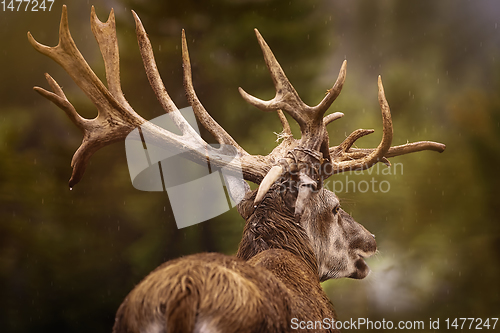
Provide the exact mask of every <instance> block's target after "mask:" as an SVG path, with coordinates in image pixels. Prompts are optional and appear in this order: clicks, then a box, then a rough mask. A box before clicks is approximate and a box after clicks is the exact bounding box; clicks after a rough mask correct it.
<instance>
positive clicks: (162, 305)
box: [28, 7, 445, 333]
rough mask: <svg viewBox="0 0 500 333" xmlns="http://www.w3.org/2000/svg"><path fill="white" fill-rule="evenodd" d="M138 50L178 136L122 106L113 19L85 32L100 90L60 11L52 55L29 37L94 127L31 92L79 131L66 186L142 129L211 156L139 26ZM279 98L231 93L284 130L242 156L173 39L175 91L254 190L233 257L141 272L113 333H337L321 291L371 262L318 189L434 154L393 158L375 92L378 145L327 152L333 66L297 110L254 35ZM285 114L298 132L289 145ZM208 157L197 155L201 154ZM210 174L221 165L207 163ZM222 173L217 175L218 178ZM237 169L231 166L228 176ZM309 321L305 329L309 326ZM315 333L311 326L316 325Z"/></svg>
mask: <svg viewBox="0 0 500 333" xmlns="http://www.w3.org/2000/svg"><path fill="white" fill-rule="evenodd" d="M132 13H133V15H134V18H135V22H136V28H137V29H136V32H137V39H138V42H139V48H140V52H141V55H142V59H143V62H144V67H145V69H146V74H147V77H148V79H149V82H150V84H151V87H152V88H153V90H154V92H155V94H156V97H157V99H158V101H159V102H160V104H161V105H162V107H163V108H164V109H165V111H166V112H167V113H168V114H169V115H170V116H171V117H172V120H173V121H174V122H175V124H176V125H177V127H178V128H179V129H180V131H181V132H182V135H175V134H173V133H170V132H168V131H167V130H164V129H163V128H160V127H157V126H155V125H153V124H151V123H149V122H147V121H146V120H144V119H143V118H142V117H141V116H139V115H138V114H137V113H136V112H135V111H134V110H133V109H132V107H131V106H130V105H129V103H128V102H127V100H126V99H125V97H124V95H123V93H122V90H121V86H120V77H119V56H118V44H117V38H116V30H115V18H114V14H113V11H111V14H110V16H109V18H108V20H107V22H105V23H102V22H101V21H100V20H99V19H97V17H96V14H95V11H94V8H92V13H91V25H92V31H93V33H94V35H95V37H96V39H97V42H98V44H99V47H100V50H101V53H102V56H103V58H104V63H105V70H106V79H107V83H108V87H107V88H106V87H105V85H104V84H103V83H102V82H101V81H100V80H99V79H98V78H97V76H96V75H95V74H94V72H93V71H92V69H91V68H90V67H89V65H88V64H87V62H86V61H85V59H84V58H83V57H82V55H81V54H80V52H79V51H78V49H77V47H76V45H75V43H74V41H73V39H72V37H71V35H70V32H69V28H68V20H67V11H66V7H63V10H62V17H61V24H60V31H59V44H58V45H57V46H55V47H48V46H44V45H42V44H39V43H38V42H36V41H35V40H34V38H33V37H32V36H31V34H30V33H29V32H28V38H29V41H30V42H31V44H32V45H33V47H34V48H35V49H36V50H38V51H39V52H41V53H43V54H45V55H47V56H49V57H50V58H52V59H54V60H55V61H56V62H57V63H59V64H60V65H61V66H62V67H63V68H64V69H65V70H66V72H67V73H68V74H69V75H70V76H71V78H72V79H73V80H74V81H75V82H76V84H77V85H78V86H79V87H80V88H81V89H82V90H83V91H84V92H85V94H86V95H87V96H88V98H90V100H91V101H92V102H93V103H94V104H95V106H96V107H97V109H98V112H99V114H98V116H97V117H96V118H95V119H84V118H82V117H81V116H80V115H79V114H78V113H77V112H76V110H75V108H74V107H73V105H72V104H71V103H70V102H69V101H68V100H67V98H66V96H65V94H64V92H63V91H62V89H61V87H60V86H59V85H58V84H57V83H56V81H55V80H54V79H53V78H52V77H50V76H49V75H48V74H47V75H46V78H47V81H48V83H49V85H50V86H51V87H52V92H50V91H47V90H45V89H42V88H39V87H35V88H34V89H35V91H37V92H38V93H40V94H41V95H42V96H44V97H46V98H47V99H49V100H50V101H52V102H53V103H54V104H56V105H57V106H58V107H59V108H61V109H62V110H64V111H65V112H66V113H67V115H68V116H69V117H70V119H71V120H72V121H73V122H74V123H75V125H76V126H78V127H79V128H80V129H81V130H82V131H83V137H84V138H83V142H82V144H81V146H80V148H79V149H78V150H77V151H76V153H75V155H74V156H73V160H72V163H71V165H72V167H73V174H72V176H71V179H70V181H69V186H70V187H73V186H74V185H75V184H76V183H78V182H79V181H80V179H81V178H82V176H83V173H84V171H85V167H86V165H87V163H88V161H89V158H90V157H91V156H92V154H93V153H94V152H95V151H97V150H98V149H99V148H101V147H104V146H106V145H108V144H110V143H112V142H116V141H118V140H123V139H124V138H125V137H126V136H127V134H128V133H129V132H130V131H132V130H133V129H135V128H137V127H138V126H141V128H142V131H143V132H144V131H147V132H148V135H149V136H150V137H154V138H155V139H156V140H158V142H162V143H168V144H170V145H176V146H180V147H186V148H187V149H188V150H189V151H191V152H193V153H192V156H191V158H192V159H193V160H194V161H198V162H203V163H206V162H207V161H208V160H209V156H213V155H211V153H216V149H215V148H213V147H211V146H210V145H208V144H207V143H206V142H204V141H203V139H202V138H201V137H200V136H199V135H198V134H197V132H196V131H194V130H193V128H192V127H191V126H190V125H189V124H188V123H187V121H186V120H185V119H184V118H183V117H182V116H181V114H180V112H179V110H178V109H177V107H176V106H175V105H174V103H173V102H172V100H171V99H170V97H169V95H168V93H167V91H166V90H165V87H164V86H163V83H162V80H161V78H160V74H159V73H158V70H157V67H156V63H155V60H154V56H153V49H152V47H151V43H150V41H149V39H148V37H147V34H146V32H145V30H144V27H143V26H142V23H141V21H140V20H139V17H138V16H137V15H136V14H135V12H132ZM255 32H256V35H257V39H258V42H259V44H260V47H261V48H262V51H263V54H264V59H265V62H266V65H267V67H268V69H269V71H270V73H271V77H272V79H273V81H274V85H275V87H276V96H275V97H274V98H273V99H272V100H270V101H262V100H260V99H257V98H255V97H252V96H250V95H249V94H247V93H246V92H244V91H243V90H242V89H241V88H240V93H241V95H242V96H243V98H244V99H245V100H246V101H247V102H249V103H251V104H252V105H255V106H256V107H258V108H259V109H261V110H263V111H276V112H277V114H278V116H279V118H280V120H281V123H282V125H283V133H284V135H283V137H284V140H283V141H282V143H281V144H279V145H278V146H277V147H276V148H275V149H274V150H273V151H272V152H271V153H270V154H269V155H267V156H257V155H250V154H248V153H247V152H246V151H245V150H244V149H243V148H241V147H240V146H239V145H238V144H237V143H236V142H235V141H234V140H233V138H231V136H229V134H228V133H227V132H226V131H225V130H224V129H223V128H222V127H221V126H220V125H219V124H218V123H216V122H215V120H214V119H213V118H212V117H211V116H210V115H209V114H208V113H207V111H206V110H205V108H204V107H203V105H202V104H201V103H200V101H199V99H198V97H197V96H196V93H195V91H194V88H193V84H192V79H191V65H190V60H189V55H188V49H187V44H186V38H185V35H184V31H183V32H182V58H183V67H184V87H185V90H186V95H187V99H188V101H189V103H190V104H191V106H192V107H193V110H194V112H195V114H196V117H197V119H198V121H199V122H200V123H201V124H202V125H203V126H204V127H205V128H206V129H207V130H208V131H209V132H210V133H211V134H212V135H213V136H214V137H215V138H216V139H217V141H218V142H219V143H220V144H224V145H232V146H234V147H235V148H236V150H237V152H238V155H239V158H240V161H241V168H242V172H243V176H244V179H245V180H248V181H251V182H254V183H257V184H260V186H259V188H258V190H256V191H250V190H249V187H248V185H247V184H246V183H245V182H243V183H245V185H246V187H245V189H246V193H245V194H244V195H245V196H244V199H243V201H242V202H241V203H240V204H239V205H238V211H239V213H240V214H241V216H242V217H243V218H244V219H245V220H246V224H245V228H244V231H243V236H242V240H241V243H240V245H239V249H238V253H237V255H236V257H230V256H226V255H222V254H215V253H211V254H196V255H191V256H187V257H183V258H179V259H176V260H172V261H169V262H167V263H164V264H163V265H161V266H160V267H158V268H157V269H156V270H154V271H153V272H152V273H150V274H149V275H148V276H147V277H146V278H145V279H144V280H143V281H142V282H141V283H140V284H139V285H138V286H136V288H135V289H134V290H133V291H132V292H131V293H130V294H129V295H128V296H127V298H126V299H125V301H124V302H123V303H122V305H121V306H120V308H119V310H118V313H117V316H116V322H115V325H114V332H225V333H229V332H239V333H243V332H289V331H292V330H294V327H293V326H294V325H293V323H300V322H302V323H304V322H305V323H307V324H308V325H306V326H303V325H299V324H297V325H295V327H296V328H297V326H299V327H298V328H299V329H302V328H303V331H315V332H317V331H328V332H332V331H337V330H336V328H335V327H334V325H332V324H333V322H334V320H335V318H336V315H335V311H334V308H333V306H332V304H331V303H330V301H329V299H328V297H327V296H326V294H325V292H324V291H323V290H322V288H321V285H320V282H321V281H325V280H328V279H332V278H341V277H350V278H355V279H362V278H364V277H365V276H366V275H367V274H368V272H369V268H368V266H367V265H366V263H365V261H364V258H367V257H369V256H371V255H372V254H374V253H375V251H376V248H377V247H376V243H375V239H374V236H373V235H372V234H371V233H370V232H368V231H367V230H366V229H365V228H364V227H363V226H361V225H360V224H358V223H357V222H355V221H354V220H353V218H352V217H351V216H349V215H348V214H347V213H346V212H345V211H343V210H342V209H341V208H340V206H339V199H338V198H337V196H336V195H335V194H334V193H333V192H331V191H329V190H327V189H325V188H324V187H323V186H322V185H323V181H324V180H325V179H327V178H328V177H329V176H331V175H333V174H336V173H340V172H343V171H348V170H363V169H367V168H370V167H371V166H373V165H374V164H376V163H377V162H383V163H386V164H388V163H389V161H388V160H387V159H388V158H390V157H394V156H399V155H403V154H407V153H412V152H417V151H422V150H434V151H438V152H442V151H443V150H444V149H445V146H444V145H443V144H440V143H435V142H429V141H422V142H416V143H407V144H405V145H401V146H395V147H391V141H392V121H391V114H390V111H389V106H388V104H387V101H386V98H385V95H384V89H383V87H382V81H381V79H380V77H379V79H378V99H379V103H380V107H381V110H382V119H383V133H382V140H381V142H380V144H379V145H378V147H376V148H375V149H358V148H352V146H353V144H354V142H355V141H356V140H357V139H359V138H361V137H362V136H365V135H367V134H370V133H372V132H373V131H372V130H361V129H359V130H356V131H354V132H353V133H351V134H350V135H349V136H348V137H347V138H346V139H345V140H344V141H343V142H342V143H340V145H338V146H334V147H330V146H329V139H328V133H327V130H326V126H327V125H328V124H329V123H331V122H332V121H333V120H336V119H338V118H340V117H341V116H343V114H341V113H333V114H329V115H327V116H324V114H325V112H326V111H327V109H328V108H329V106H330V105H331V104H332V102H333V101H334V100H335V99H336V97H337V96H338V95H339V93H340V91H341V89H342V86H343V84H344V79H345V75H346V62H345V61H344V63H343V64H342V68H341V69H340V74H339V76H338V78H337V81H336V82H335V84H334V85H333V87H332V88H331V89H329V90H328V91H327V94H326V96H325V97H324V99H323V100H322V101H321V102H320V103H319V104H318V105H317V106H314V107H311V106H308V105H306V104H305V103H304V102H302V100H301V99H300V97H299V95H298V94H297V92H296V91H295V89H294V88H293V86H292V85H291V84H290V82H289V81H288V79H287V77H286V76H285V73H284V72H283V70H282V68H281V67H280V65H279V63H278V62H277V60H276V58H275V57H274V55H273V53H272V52H271V50H270V48H269V47H268V45H267V44H266V42H265V41H264V39H263V38H262V36H261V35H260V34H259V32H258V31H257V30H255ZM283 111H284V112H286V113H288V114H289V115H290V116H291V117H292V118H293V119H294V120H295V121H297V123H298V124H299V126H300V132H301V138H300V139H298V140H297V139H294V138H293V137H292V135H291V131H290V127H289V124H288V122H287V119H286V117H285V116H284V114H283ZM202 152H206V153H202ZM210 163H212V164H217V163H219V162H218V160H216V159H212V160H211V161H210ZM227 167H228V166H227V165H226V168H227ZM232 167H235V166H233V165H231V164H230V165H229V168H232ZM308 321H309V322H308ZM318 325H319V326H318Z"/></svg>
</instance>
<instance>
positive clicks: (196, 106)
mask: <svg viewBox="0 0 500 333" xmlns="http://www.w3.org/2000/svg"><path fill="white" fill-rule="evenodd" d="M182 66H183V68H184V90H185V91H186V97H187V99H188V102H189V104H190V105H191V106H192V108H193V111H194V113H195V115H196V118H197V119H198V121H199V122H200V123H201V124H202V126H203V127H204V128H205V129H207V130H208V131H209V133H210V134H212V135H213V136H214V138H215V139H216V140H217V142H218V143H219V144H221V145H222V144H225V145H232V146H234V147H235V148H236V149H237V150H238V152H239V153H240V155H242V156H243V155H249V154H248V153H247V152H246V151H245V150H244V149H243V148H241V146H240V145H239V144H238V143H237V142H236V141H235V140H234V139H233V138H232V137H231V136H230V135H229V134H228V133H227V132H226V131H225V130H224V128H222V126H220V125H219V124H218V123H217V122H216V121H215V120H214V119H213V118H212V116H210V114H209V113H208V112H207V110H206V109H205V107H204V106H203V104H201V102H200V100H199V99H198V96H197V95H196V92H195V90H194V87H193V79H192V74H191V61H190V60H189V50H188V46H187V41H186V33H185V31H184V29H182Z"/></svg>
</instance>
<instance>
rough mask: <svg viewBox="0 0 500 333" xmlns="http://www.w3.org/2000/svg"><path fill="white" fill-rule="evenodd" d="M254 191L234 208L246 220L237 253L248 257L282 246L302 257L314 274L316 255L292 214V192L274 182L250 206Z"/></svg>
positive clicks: (316, 272) (315, 270)
mask: <svg viewBox="0 0 500 333" xmlns="http://www.w3.org/2000/svg"><path fill="white" fill-rule="evenodd" d="M255 195H256V191H254V192H252V193H249V194H247V197H246V198H245V199H244V200H243V201H242V203H240V205H239V206H238V210H239V212H240V214H241V216H242V217H243V218H244V219H245V220H246V224H245V228H244V230H243V237H242V240H241V242H240V246H239V248H238V253H237V255H236V256H237V257H238V258H241V259H243V260H246V261H248V260H249V259H251V258H252V257H254V256H256V255H257V254H259V253H261V252H263V251H266V250H270V249H282V250H285V251H288V252H290V253H292V254H294V255H296V256H298V257H299V258H301V259H303V261H304V262H305V263H306V265H307V266H308V268H309V269H310V270H311V273H313V274H315V275H317V274H318V264H317V260H316V256H315V255H314V251H313V249H312V246H311V244H310V241H309V237H308V236H307V234H306V232H305V230H304V228H302V226H301V225H300V222H299V221H296V219H295V216H294V207H293V205H294V202H295V200H296V198H297V197H296V194H295V195H293V194H291V193H289V192H285V193H283V191H280V187H279V186H274V187H273V188H272V189H271V190H269V192H268V193H267V194H266V196H265V198H264V200H262V202H261V203H260V204H259V205H258V207H257V208H254V206H253V201H254V198H255Z"/></svg>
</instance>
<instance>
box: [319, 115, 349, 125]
mask: <svg viewBox="0 0 500 333" xmlns="http://www.w3.org/2000/svg"><path fill="white" fill-rule="evenodd" d="M343 116H344V114H343V113H342V112H334V113H330V114H329V115H326V116H325V117H324V118H323V124H325V126H327V125H328V124H330V123H331V122H332V121H335V120H337V119H340V118H342V117H343Z"/></svg>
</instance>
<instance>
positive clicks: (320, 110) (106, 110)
mask: <svg viewBox="0 0 500 333" xmlns="http://www.w3.org/2000/svg"><path fill="white" fill-rule="evenodd" d="M132 14H133V16H134V19H135V23H136V33H137V40H138V43H139V49H140V52H141V56H142V59H143V63H144V68H145V70H146V75H147V77H148V80H149V82H150V85H151V87H152V89H153V91H154V92H155V95H156V97H157V99H158V101H159V102H160V104H161V106H162V107H163V109H164V110H165V112H166V113H167V114H168V115H169V116H170V117H171V119H172V121H173V122H174V124H175V125H176V126H177V127H178V128H179V129H180V131H181V133H182V135H176V134H174V133H171V132H169V131H167V130H165V129H163V128H161V127H158V126H156V125H154V124H152V123H151V122H147V121H146V120H145V119H143V118H142V117H141V116H140V115H138V114H137V113H136V112H135V111H134V110H133V109H132V107H131V106H130V104H129V103H128V102H127V100H126V99H125V97H124V95H123V92H122V90H121V85H120V72H119V55H118V54H119V53H118V51H119V50H118V42H117V38H116V27H115V17H114V13H113V10H111V13H110V15H109V18H108V20H107V21H106V22H105V23H103V22H101V21H100V20H99V19H98V18H97V16H96V14H95V10H94V7H92V11H91V27H92V32H93V33H94V36H95V37H96V40H97V43H98V44H99V48H100V50H101V54H102V56H103V59H104V64H105V70H106V79H107V82H108V88H106V87H105V86H104V84H103V83H102V82H101V81H100V80H99V78H98V77H97V76H96V75H95V73H94V72H93V71H92V69H91V68H90V66H89V65H88V64H87V62H86V61H85V59H84V58H83V56H82V55H81V53H80V51H79V50H78V48H77V47H76V45H75V43H74V41H73V39H72V37H71V34H70V32H69V26H68V14H67V9H66V6H63V9H62V15H61V23H60V28H59V43H58V44H57V46H55V47H48V46H45V45H42V44H40V43H38V42H37V41H35V39H34V38H33V36H32V35H31V34H30V33H29V32H28V39H29V41H30V43H31V44H32V45H33V47H34V48H35V49H36V50H37V51H39V52H41V53H43V54H45V55H47V56H49V57H50V58H52V59H53V60H55V61H56V62H57V63H59V64H60V65H61V66H62V67H63V68H64V69H65V70H66V72H67V73H68V74H69V75H70V76H71V78H72V79H73V81H75V82H76V84H77V85H78V86H79V87H80V89H81V90H82V91H83V92H84V93H85V94H86V95H87V96H88V97H89V99H90V100H91V101H92V103H93V104H94V105H95V106H96V107H97V110H98V115H97V117H96V118H94V119H85V118H82V117H81V116H80V115H79V114H78V112H77V111H76V110H75V108H74V107H73V105H72V104H71V103H70V102H69V101H68V99H67V98H66V96H65V94H64V92H63V90H62V88H61V87H60V86H59V85H58V84H57V82H56V81H55V80H54V79H53V78H52V77H50V76H49V75H48V74H46V78H47V81H48V83H49V85H50V86H51V88H52V90H53V91H52V92H51V91H47V90H45V89H43V88H39V87H35V88H34V89H35V91H37V92H38V93H40V94H41V95H42V96H44V97H46V98H47V99H49V100H50V101H52V102H53V103H54V104H56V105H57V106H58V107H59V108H61V109H62V110H64V111H65V112H66V114H67V115H68V117H69V118H70V119H71V120H72V121H73V123H75V125H76V126H77V127H78V128H80V129H81V130H82V131H83V141H82V144H81V145H80V147H79V148H78V150H77V151H76V152H75V154H74V156H73V159H72V162H71V165H72V167H73V174H72V176H71V179H70V181H69V186H70V187H72V186H74V185H75V184H77V183H78V182H79V181H80V180H81V178H82V176H83V174H84V172H85V168H86V166H87V163H88V161H89V159H90V157H91V156H92V154H93V153H94V152H95V151H97V150H98V149H100V148H101V147H104V146H106V145H108V144H111V143H113V142H116V141H119V140H122V139H124V138H125V137H126V136H127V135H128V133H130V132H131V131H132V130H133V129H135V128H137V127H139V126H140V127H141V130H142V133H143V134H144V135H147V137H148V139H149V141H151V142H154V143H155V144H159V145H170V146H175V147H177V148H179V149H180V150H182V151H186V152H188V153H189V158H191V159H192V160H193V161H196V162H198V163H206V162H207V161H208V160H209V159H210V158H209V156H217V155H218V154H222V152H221V150H217V149H215V148H213V147H211V146H210V145H208V144H207V143H206V142H205V141H203V139H202V138H201V137H200V136H199V135H198V133H197V132H196V131H195V130H194V129H193V128H192V127H191V126H190V125H189V123H188V122H187V121H186V119H184V117H183V116H182V115H181V113H180V111H179V110H178V109H177V107H176V106H175V104H174V102H173V101H172V99H171V98H170V96H169V95H168V93H167V91H166V89H165V87H164V85H163V82H162V80H161V77H160V74H159V72H158V68H157V66H156V62H155V59H154V55H153V49H152V47H151V43H150V41H149V39H148V37H147V34H146V31H145V30H144V27H143V25H142V23H141V21H140V19H139V17H138V16H137V14H136V13H135V12H134V11H132ZM255 33H256V35H257V40H258V42H259V44H260V47H261V49H262V52H263V54H264V59H265V61H266V65H267V67H268V69H269V71H270V73H271V77H272V79H273V82H274V85H275V88H276V96H275V97H274V98H273V99H272V100H270V101H262V100H260V99H257V98H255V97H253V96H251V95H249V94H247V93H246V92H245V91H243V89H241V88H240V93H241V95H242V96H243V98H244V99H245V100H246V101H248V102H249V103H250V104H252V105H255V106H256V107H258V108H260V109H261V110H264V111H277V113H278V116H279V118H280V121H281V123H282V124H283V137H284V140H283V141H282V143H281V144H280V145H278V146H277V147H276V148H275V149H274V150H273V151H272V152H271V153H270V154H268V155H267V156H260V155H250V154H248V153H247V152H246V151H245V150H244V149H243V148H241V147H240V146H239V145H238V144H237V143H236V141H235V140H234V139H233V138H232V137H231V136H230V135H229V134H228V133H227V132H226V131H225V130H224V129H223V128H222V127H221V126H220V125H219V124H217V122H216V121H215V120H214V119H213V118H212V117H211V116H210V115H209V114H208V112H207V111H206V110H205V108H204V107H203V105H202V104H201V102H200V101H199V99H198V97H197V95H196V93H195V91H194V87H193V83H192V77H191V64H190V61H189V53H188V48H187V42H186V37H185V33H184V31H182V59H183V67H184V87H185V90H186V96H187V99H188V101H189V103H190V104H191V106H192V107H193V111H194V112H195V115H196V117H197V119H198V120H199V121H200V123H201V124H202V125H203V126H204V127H205V128H206V129H207V130H208V131H209V132H210V133H211V134H212V135H213V136H214V137H215V138H216V140H217V141H218V142H219V143H220V144H221V145H231V146H233V147H235V149H236V151H237V154H238V156H239V162H240V163H235V162H233V161H231V162H227V161H225V160H223V159H212V160H210V163H212V164H213V165H214V166H217V167H224V168H225V170H227V171H229V172H235V173H238V172H242V173H243V177H244V178H245V179H246V180H249V181H252V182H254V183H257V184H260V183H261V182H262V184H261V186H260V187H259V190H258V193H257V195H256V199H255V203H258V202H260V201H261V200H262V199H263V198H264V196H265V194H266V192H267V191H268V190H269V188H270V187H271V185H272V184H273V183H274V182H275V181H276V180H277V179H278V178H279V177H281V175H282V174H283V172H284V171H286V172H288V173H290V176H291V179H292V180H294V181H297V188H298V190H299V193H298V199H297V202H296V207H295V209H296V210H295V211H296V213H297V214H300V213H301V212H302V209H303V207H304V204H305V202H306V201H305V200H306V198H307V197H308V195H309V193H310V192H311V191H312V190H314V189H316V188H317V187H320V186H321V185H322V181H323V180H324V179H325V178H326V177H329V176H331V175H332V174H335V173H339V172H343V171H347V170H361V169H366V168H369V167H371V166H373V165H374V164H375V163H377V162H380V161H381V162H384V163H386V164H388V163H389V161H388V160H387V159H388V158H389V157H393V156H398V155H404V154H408V153H412V152H416V151H421V150H434V151H439V152H441V151H443V150H444V149H445V145H443V144H441V143H436V142H430V141H422V142H416V143H408V144H406V145H402V146H396V147H390V145H391V141H392V121H391V113H390V110H389V105H388V104H387V101H386V98H385V95H384V89H383V86H382V81H381V79H380V77H379V81H378V88H379V103H380V107H381V111H382V119H383V134H382V140H381V142H380V144H379V145H378V147H377V148H375V149H358V148H352V145H353V144H354V142H355V141H356V140H357V139H359V138H361V137H363V136H365V135H367V134H370V133H372V132H373V130H356V131H354V132H353V133H351V134H350V135H349V136H348V137H347V138H346V139H345V140H344V141H343V142H342V143H341V144H340V145H338V146H336V147H331V148H330V147H329V138H328V132H327V131H326V126H327V125H328V124H329V123H331V122H332V121H334V120H336V119H339V118H341V117H342V116H343V114H342V113H340V112H336V113H333V114H329V115H327V116H325V117H324V114H325V112H326V111H327V109H328V108H329V107H330V105H331V104H332V103H333V101H334V100H335V99H336V98H337V96H338V95H339V94H340V91H341V89H342V86H343V84H344V81H345V76H346V66H347V63H346V61H344V62H343V64H342V67H341V69H340V73H339V76H338V78H337V80H336V82H335V84H334V85H333V87H332V88H331V89H329V90H328V92H327V94H326V96H325V97H324V99H323V100H322V101H321V102H320V103H319V104H318V105H316V106H312V107H311V106H308V105H306V104H305V103H304V102H303V101H302V100H301V99H300V97H299V95H298V94H297V92H296V91H295V89H294V88H293V86H292V84H291V83H290V81H289V80H288V79H287V77H286V75H285V73H284V71H283V69H282V68H281V66H280V65H279V63H278V61H277V60H276V58H275V56H274V55H273V53H272V51H271V49H270V48H269V46H268V45H267V43H266V42H265V41H264V39H263V37H262V36H261V35H260V33H259V32H258V31H257V30H255ZM282 110H283V111H285V112H286V113H288V114H289V115H290V116H291V117H292V118H293V119H295V121H297V123H298V124H299V126H300V131H301V138H300V140H295V139H294V138H293V136H292V135H291V131H290V126H289V124H288V121H287V119H286V117H285V115H284V114H283V111H282ZM316 166H318V167H316Z"/></svg>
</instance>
